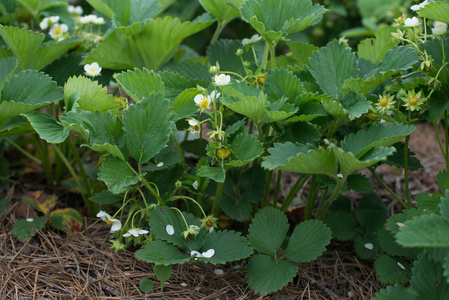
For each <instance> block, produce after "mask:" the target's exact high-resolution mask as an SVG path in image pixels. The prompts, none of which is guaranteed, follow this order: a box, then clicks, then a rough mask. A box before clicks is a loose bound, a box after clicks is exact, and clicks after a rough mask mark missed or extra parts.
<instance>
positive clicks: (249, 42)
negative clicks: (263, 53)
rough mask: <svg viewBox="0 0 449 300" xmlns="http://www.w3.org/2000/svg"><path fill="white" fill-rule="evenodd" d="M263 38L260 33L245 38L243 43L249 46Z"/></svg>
mask: <svg viewBox="0 0 449 300" xmlns="http://www.w3.org/2000/svg"><path fill="white" fill-rule="evenodd" d="M261 39H262V37H261V36H260V35H258V34H255V35H253V36H252V37H251V38H250V39H243V40H242V45H243V46H249V45H252V44H255V43H257V42H258V41H260V40H261Z"/></svg>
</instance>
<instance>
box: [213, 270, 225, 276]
mask: <svg viewBox="0 0 449 300" xmlns="http://www.w3.org/2000/svg"><path fill="white" fill-rule="evenodd" d="M214 273H215V275H223V274H224V272H223V270H222V269H215V270H214Z"/></svg>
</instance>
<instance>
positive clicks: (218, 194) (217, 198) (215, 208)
mask: <svg viewBox="0 0 449 300" xmlns="http://www.w3.org/2000/svg"><path fill="white" fill-rule="evenodd" d="M222 196H223V182H219V183H218V186H217V192H216V194H215V199H214V204H213V205H212V214H213V215H214V216H215V217H218V215H219V211H218V202H220V200H221V197H222Z"/></svg>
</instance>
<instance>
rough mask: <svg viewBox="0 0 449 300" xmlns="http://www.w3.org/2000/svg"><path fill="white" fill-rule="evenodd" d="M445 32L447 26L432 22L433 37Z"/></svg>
mask: <svg viewBox="0 0 449 300" xmlns="http://www.w3.org/2000/svg"><path fill="white" fill-rule="evenodd" d="M446 31H447V24H446V23H443V22H438V21H435V22H433V28H432V33H433V34H434V35H442V34H445V33H446Z"/></svg>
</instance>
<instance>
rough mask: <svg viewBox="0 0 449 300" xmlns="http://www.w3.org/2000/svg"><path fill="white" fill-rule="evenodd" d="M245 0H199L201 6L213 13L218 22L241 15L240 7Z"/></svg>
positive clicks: (225, 21) (227, 20) (224, 21)
mask: <svg viewBox="0 0 449 300" xmlns="http://www.w3.org/2000/svg"><path fill="white" fill-rule="evenodd" d="M242 2H243V0H232V1H226V2H225V1H221V0H199V3H200V4H201V6H202V7H203V8H204V10H206V11H207V12H208V13H210V14H211V15H213V16H214V17H215V18H216V19H217V20H218V22H223V23H227V22H229V21H231V20H232V19H234V18H236V17H238V16H240V13H239V10H238V7H239V6H240V4H241V3H242Z"/></svg>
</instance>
